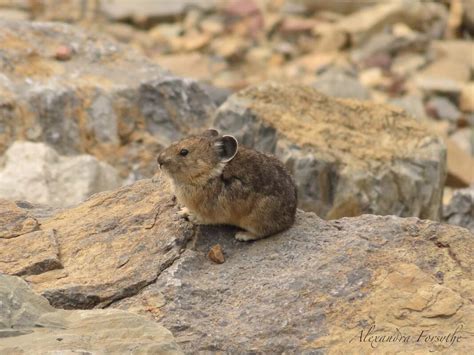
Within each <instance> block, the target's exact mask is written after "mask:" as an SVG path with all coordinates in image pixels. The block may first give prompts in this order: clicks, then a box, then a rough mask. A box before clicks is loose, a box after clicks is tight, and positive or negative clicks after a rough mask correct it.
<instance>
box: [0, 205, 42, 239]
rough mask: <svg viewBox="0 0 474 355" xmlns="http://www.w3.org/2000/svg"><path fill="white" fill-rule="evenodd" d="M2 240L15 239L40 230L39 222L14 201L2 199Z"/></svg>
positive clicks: (0, 222) (0, 231)
mask: <svg viewBox="0 0 474 355" xmlns="http://www.w3.org/2000/svg"><path fill="white" fill-rule="evenodd" d="M0 226H1V228H0V238H14V237H17V236H19V235H23V234H26V233H29V232H32V231H35V230H38V229H39V223H38V220H37V219H36V218H35V217H34V216H32V215H31V214H30V213H29V211H27V210H24V209H22V208H21V204H20V206H18V204H16V203H15V202H12V201H7V200H3V199H0Z"/></svg>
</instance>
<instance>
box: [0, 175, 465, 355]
mask: <svg viewBox="0 0 474 355" xmlns="http://www.w3.org/2000/svg"><path fill="white" fill-rule="evenodd" d="M0 206H2V209H1V210H0V218H2V220H0V222H2V225H7V226H9V230H10V231H12V232H9V233H5V234H4V235H3V238H0V261H5V260H9V261H8V263H4V264H1V263H0V268H4V269H3V270H2V269H0V271H1V272H4V273H12V274H14V273H16V274H21V275H22V277H23V278H24V279H26V280H27V281H29V282H30V284H31V286H32V288H33V290H35V291H36V292H39V293H41V294H42V295H44V296H45V297H46V298H47V299H48V300H49V301H50V302H51V304H52V305H54V306H56V307H59V308H92V307H96V308H100V307H104V308H118V309H121V310H127V311H133V312H135V313H139V314H141V315H144V316H146V317H147V318H148V319H152V320H155V321H158V322H159V323H160V324H162V325H163V326H165V327H166V328H167V329H169V330H170V331H171V332H172V333H173V335H174V336H175V338H176V342H177V343H178V344H179V345H180V347H181V348H182V349H183V350H184V351H185V352H188V353H195V352H196V351H224V352H231V353H244V352H249V351H250V352H251V351H255V352H263V353H282V352H290V353H292V352H295V353H305V352H307V353H314V352H316V353H322V354H324V353H351V352H353V351H354V349H356V350H357V352H358V353H368V352H370V351H373V349H372V347H371V344H370V342H366V341H363V340H360V339H361V334H363V335H365V334H367V332H374V333H375V334H377V335H386V336H388V335H393V334H395V333H396V331H397V329H398V330H399V331H400V332H401V333H402V334H404V335H407V336H408V335H409V336H411V337H412V340H413V341H410V342H408V343H400V342H397V343H384V344H376V345H377V348H378V350H380V351H381V352H383V353H387V352H393V353H397V352H428V351H445V352H449V351H453V352H457V353H469V350H470V349H472V335H471V334H470V332H469V329H472V328H473V327H474V323H473V320H474V317H473V315H474V304H473V301H472V300H473V298H474V263H473V260H472V255H474V238H473V235H472V233H470V232H469V231H468V230H467V229H464V228H460V227H456V226H452V225H446V224H440V223H438V222H432V221H427V220H420V219H418V218H414V217H412V218H400V217H396V216H374V215H363V216H359V217H353V218H342V219H338V220H333V221H325V220H323V219H321V218H319V217H317V216H316V215H315V214H314V213H310V212H302V211H299V212H298V213H297V218H296V222H295V225H294V226H293V227H292V228H291V229H289V230H287V231H285V232H283V233H280V234H278V235H275V236H272V237H270V238H266V239H263V240H259V241H257V242H253V243H243V242H238V241H236V240H235V239H234V238H233V234H234V233H235V229H233V228H231V227H219V226H206V227H204V226H201V227H199V228H197V229H196V228H194V227H193V226H192V225H191V224H190V223H189V222H186V221H185V220H183V219H180V218H179V217H178V216H177V211H178V206H176V205H175V202H174V201H173V198H172V195H171V194H170V189H169V186H168V184H167V183H166V182H165V181H163V180H162V179H161V178H160V177H157V178H156V180H155V181H154V182H153V181H150V180H142V181H139V182H137V183H135V184H133V185H130V186H126V187H124V188H121V189H119V190H116V191H112V192H104V193H100V194H98V195H95V196H93V197H92V198H90V199H89V200H88V201H86V202H84V203H82V204H81V205H79V206H77V207H75V208H72V209H68V210H64V211H61V212H58V213H56V214H54V215H53V216H47V213H46V214H43V215H41V214H40V213H39V212H38V211H37V210H35V209H34V208H29V206H28V205H27V204H25V203H24V202H22V203H15V204H14V203H6V202H5V203H2V204H0ZM10 211H12V212H10ZM10 218H11V219H10ZM29 218H30V219H31V220H32V221H33V223H31V226H33V227H31V228H25V227H24V226H23V224H24V221H26V220H28V219H29ZM35 221H36V224H35V223H34V222H35ZM19 231H20V232H19ZM50 231H54V232H52V234H47V235H43V233H51V232H50ZM35 233H36V234H35ZM13 234H15V235H16V236H15V237H12V235H13ZM193 235H194V236H195V237H196V239H195V243H194V244H195V245H194V246H193V245H192V244H193V243H187V242H188V241H190V240H191V239H192V236H193ZM33 237H35V239H37V243H38V244H40V243H43V244H41V245H40V246H46V245H48V244H47V243H46V240H49V239H45V238H46V237H51V238H54V240H55V243H56V244H55V245H54V244H53V243H52V244H51V247H50V248H49V249H47V251H48V253H46V252H44V253H42V254H41V253H38V255H37V258H39V259H41V258H42V259H43V260H47V258H48V257H49V255H54V256H55V257H56V259H57V261H58V262H59V264H56V265H55V266H54V268H51V270H46V269H40V270H39V271H38V268H34V267H32V266H29V265H36V264H38V261H37V260H36V259H34V260H33V259H31V260H30V259H28V258H25V257H24V256H22V255H20V254H19V253H18V254H15V253H13V251H12V250H11V248H10V247H8V244H7V243H6V242H10V243H13V242H14V243H16V244H15V248H17V249H18V248H21V247H24V248H28V247H30V248H33V247H34V246H35V245H31V246H27V244H32V242H31V240H32V239H33ZM22 238H23V239H22ZM42 240H43V242H42ZM1 243H4V244H1ZM22 243H23V244H22ZM217 244H219V245H220V246H221V249H222V251H223V253H224V256H225V261H224V263H222V264H216V263H215V262H213V261H211V260H209V259H208V256H207V255H208V252H209V250H210V249H211V248H212V247H213V246H215V245H217ZM43 249H45V247H43ZM15 255H19V256H18V257H16V256H15ZM15 257H16V258H17V262H15V261H11V259H12V258H15ZM9 258H10V259H9ZM22 262H23V265H22ZM43 264H44V263H43ZM5 265H8V266H10V267H11V268H13V267H15V269H14V270H6V269H5V267H6V266H5ZM48 265H49V264H48ZM18 270H26V271H18ZM30 270H34V272H33V271H30ZM459 326H461V329H459ZM371 327H375V328H372V329H373V330H370V329H371ZM456 329H458V330H457V332H458V333H457V334H459V336H461V337H462V339H461V341H460V342H457V343H456V344H450V343H431V342H426V341H424V342H416V341H415V340H414V339H415V338H416V337H418V336H419V335H420V333H421V332H425V333H424V334H434V335H447V334H448V333H449V332H454V331H456ZM78 331H79V330H78ZM361 332H362V333H361ZM28 341H29V340H28ZM0 344H1V341H0Z"/></svg>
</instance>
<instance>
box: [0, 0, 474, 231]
mask: <svg viewBox="0 0 474 355" xmlns="http://www.w3.org/2000/svg"><path fill="white" fill-rule="evenodd" d="M0 19H3V20H5V21H4V22H1V23H0V24H1V27H2V31H1V32H0V41H1V47H0V92H1V93H2V95H1V97H0V154H5V153H6V152H7V149H8V147H10V146H11V145H12V144H13V143H14V142H15V140H30V141H34V142H45V143H47V144H48V145H50V146H52V148H54V149H56V150H57V152H58V153H59V154H62V155H77V154H89V155H93V156H95V157H96V158H97V159H99V160H102V161H104V162H107V163H108V164H110V165H111V166H112V167H113V168H114V169H117V172H118V173H117V174H118V175H120V179H121V181H122V182H132V181H135V180H136V179H139V178H143V177H149V176H151V175H152V174H153V173H154V169H155V165H154V156H155V155H156V153H157V152H158V151H159V150H160V149H162V147H163V146H165V145H166V144H168V143H169V142H170V141H171V140H173V139H176V138H179V137H180V136H182V135H184V134H187V133H189V132H191V131H193V130H195V129H199V128H204V127H205V126H209V125H212V124H219V125H220V127H222V129H228V130H230V131H231V133H234V134H238V133H239V132H240V133H241V134H242V137H243V136H244V133H245V132H247V131H246V129H247V128H248V127H249V126H248V125H247V128H245V129H244V127H243V123H242V122H243V121H245V118H242V117H244V116H245V115H243V114H242V116H239V117H240V118H238V119H237V122H240V123H242V124H240V123H239V124H235V122H234V121H232V120H231V119H230V118H225V117H224V114H226V115H227V114H229V112H231V111H232V110H233V108H232V107H231V108H230V109H229V105H230V106H232V103H234V104H235V103H236V102H237V103H238V105H243V106H242V107H240V109H241V110H248V109H251V108H249V107H247V106H245V104H242V103H241V102H240V101H239V100H237V99H235V98H234V99H229V100H227V98H228V97H229V96H230V95H232V94H234V93H236V92H238V91H239V90H242V89H245V88H247V87H259V85H260V84H261V83H262V82H264V81H268V80H273V81H276V82H280V83H285V84H286V85H305V86H308V87H314V88H315V89H317V90H318V91H320V92H322V93H325V94H327V95H329V96H333V97H336V98H344V99H357V100H369V101H370V102H373V103H377V104H380V103H381V104H388V105H390V106H391V107H392V108H393V109H394V110H395V111H397V110H398V111H397V112H400V115H399V116H396V117H397V118H395V120H403V121H404V120H405V119H406V117H407V116H411V117H414V118H415V119H416V120H417V121H418V123H419V125H420V127H421V126H423V127H425V128H426V131H425V132H426V136H427V137H428V136H430V137H431V136H434V135H439V136H441V137H442V138H443V141H442V142H441V143H439V144H438V145H437V147H438V146H439V147H438V148H436V149H435V150H434V151H436V152H437V153H436V154H434V155H433V156H432V158H430V159H428V160H429V161H428V160H426V159H425V161H426V162H423V163H420V161H419V159H418V158H417V157H419V156H420V154H421V153H420V151H422V150H423V149H425V148H423V144H425V143H426V142H423V140H422V139H420V137H419V136H420V134H421V135H423V134H422V133H420V134H415V135H412V133H413V130H407V131H406V135H405V136H404V142H405V143H406V145H408V146H410V145H411V148H410V149H408V153H407V152H405V153H407V154H408V155H409V156H407V159H406V160H407V161H412V163H410V164H411V165H412V166H416V165H417V164H418V167H416V168H413V167H411V168H407V169H408V170H406V169H405V168H404V169H405V170H404V169H402V170H403V171H401V170H400V169H401V168H400V167H399V166H398V168H397V169H398V171H394V168H393V166H394V165H397V164H396V160H397V159H398V160H403V159H402V158H401V156H400V155H398V156H394V157H392V156H391V157H390V158H387V159H388V160H387V165H386V167H387V169H388V170H386V171H385V170H384V171H385V172H384V173H383V174H382V173H380V174H377V173H375V172H373V171H371V170H370V169H369V170H368V171H367V174H368V176H369V177H370V179H369V178H367V179H365V178H362V179H361V178H360V176H359V177H357V178H356V177H354V179H352V180H351V184H353V186H354V187H353V188H354V190H351V189H349V190H346V191H340V192H337V189H336V190H335V192H334V194H335V195H334V196H332V197H331V196H321V193H322V191H316V190H314V188H315V186H317V185H318V184H320V186H332V188H334V186H337V185H341V184H340V183H339V184H338V183H336V182H337V181H339V182H340V181H341V180H337V179H338V178H341V176H346V177H345V178H344V179H348V176H353V175H351V174H347V172H346V173H345V174H346V175H344V174H343V173H342V172H343V171H344V168H345V164H346V163H345V161H346V160H345V159H346V158H344V159H339V158H337V157H340V154H339V153H340V152H341V151H343V150H344V149H346V150H347V149H349V152H346V153H347V154H348V156H349V157H348V158H347V161H352V160H354V159H355V160H357V159H359V158H360V157H359V158H357V157H355V158H354V159H351V158H350V154H351V152H350V148H347V147H346V148H344V147H343V145H342V143H341V142H343V141H344V138H342V137H341V139H339V140H334V141H320V140H319V139H321V138H317V137H316V136H315V138H314V139H315V140H316V141H315V142H313V143H314V144H313V143H311V144H309V145H308V144H307V145H306V146H304V147H303V148H302V142H301V141H298V139H296V138H295V139H290V140H289V141H288V140H285V139H287V138H288V137H287V135H285V133H286V132H283V131H282V130H281V128H280V129H279V128H278V127H280V126H279V125H278V124H276V123H275V122H273V121H272V119H268V118H266V117H264V116H262V115H260V116H258V117H256V118H255V119H256V121H255V122H266V123H265V124H264V125H263V126H262V127H263V128H261V131H259V133H258V134H257V136H258V137H260V138H259V142H262V140H265V139H266V142H267V143H268V142H270V143H271V142H272V139H273V143H274V145H273V146H272V145H271V144H270V143H268V144H270V145H268V144H267V146H266V147H267V148H268V147H270V148H271V149H270V148H269V149H268V150H269V151H271V152H273V153H278V152H280V153H278V154H280V155H281V156H280V157H281V158H284V157H286V158H285V159H289V160H288V162H287V163H288V164H290V165H291V164H293V163H294V161H295V160H294V159H295V154H296V153H295V152H294V149H293V148H292V147H293V146H292V144H293V145H295V146H297V147H298V149H302V150H301V151H300V152H299V153H298V154H299V155H300V157H299V158H297V159H296V161H300V162H301V161H305V164H306V165H299V166H298V165H297V164H296V165H293V167H292V169H293V172H294V173H298V172H299V173H298V174H300V175H301V174H302V175H301V176H300V178H299V180H298V183H299V190H300V195H301V196H302V201H304V203H303V204H302V205H301V206H300V207H303V208H305V209H310V210H315V211H317V212H318V213H319V214H321V215H322V216H323V217H326V218H335V217H340V216H343V215H353V214H360V213H367V212H370V213H376V214H377V213H380V214H398V215H402V216H408V215H413V216H418V217H422V218H432V219H437V218H440V217H441V216H442V215H443V214H444V215H445V216H451V217H445V218H447V220H449V221H451V222H453V223H460V224H463V225H465V226H468V225H469V223H468V222H465V221H466V218H467V217H465V216H464V215H463V217H462V218H453V217H452V216H453V213H455V212H453V211H459V210H462V211H465V210H466V207H465V205H466V202H465V201H466V198H464V199H461V198H457V199H451V197H452V195H453V193H454V194H455V195H456V196H457V195H458V193H457V189H460V188H463V189H464V190H462V191H463V192H462V194H463V196H468V197H469V196H472V193H465V192H464V191H466V189H467V190H470V191H472V189H473V183H474V158H473V156H474V128H473V127H474V75H473V74H474V43H473V42H472V36H473V35H474V1H472V0H452V1H411V0H410V1H409V0H406V1H404V0H399V1H322V0H321V1H319V0H274V1H270V0H228V1H222V0H174V1H166V0H156V1H151V0H136V1H127V0H76V1H73V0H62V1H60V0H29V1H28V0H0ZM32 20H34V21H54V22H67V23H70V24H73V25H75V26H77V27H78V29H74V30H72V29H70V28H69V27H67V28H66V27H61V26H62V25H60V24H53V25H48V26H49V27H48V26H46V27H44V26H43V27H41V26H34V25H26V24H23V25H22V24H21V23H22V22H21V21H32ZM2 36H3V37H2ZM160 67H161V68H164V69H165V70H162V69H160ZM166 70H169V71H170V72H171V73H173V74H174V75H176V76H171V75H170V74H169V73H168V72H167V71H166ZM183 78H190V79H194V80H196V81H197V82H199V85H196V84H194V82H193V81H190V80H188V79H183ZM183 93H184V94H183ZM243 95H244V96H245V95H246V94H243ZM303 96H304V95H303ZM308 97H311V95H310V96H308ZM300 99H301V97H300ZM226 100H227V101H226ZM310 100H313V99H310ZM316 101H317V100H316ZM257 104H258V103H257ZM221 105H222V107H221V108H220V109H219V111H218V113H217V114H216V115H215V114H214V112H215V109H216V108H217V107H219V106H221ZM226 105H227V106H226ZM315 105H317V104H315ZM325 105H329V106H328V107H329V108H328V112H333V111H334V110H336V109H335V107H339V106H338V105H339V104H337V103H336V102H335V101H334V102H333V101H330V102H329V103H327V102H325ZM344 105H345V104H344ZM344 105H343V106H341V107H346V106H344ZM349 106H350V104H349ZM281 109H282V110H283V108H281ZM299 109H300V111H301V120H303V121H304V120H306V118H307V117H309V118H310V120H312V123H311V124H310V126H311V125H312V126H314V127H319V128H318V129H320V131H321V132H323V131H324V129H329V130H330V131H331V130H332V131H331V132H335V131H334V130H336V131H338V130H337V127H339V126H341V125H342V126H344V124H345V123H344V121H343V120H342V121H341V122H342V123H341V122H339V119H338V120H336V121H338V122H339V123H334V124H333V125H332V126H329V128H328V126H327V125H326V124H327V122H326V123H325V122H324V121H325V120H326V118H324V119H319V118H318V117H320V116H318V117H316V116H317V115H316V116H312V115H311V114H307V112H305V107H304V106H302V107H300V108H299ZM319 109H324V108H321V107H319ZM292 110H293V108H292ZM358 110H359V109H354V110H353V111H351V112H352V113H350V112H349V111H348V112H349V113H347V115H348V116H347V117H349V118H348V121H350V122H351V124H353V125H354V131H356V132H358V130H362V132H359V133H360V134H362V135H364V134H367V132H364V131H363V127H365V125H366V124H367V123H366V122H365V118H364V117H361V122H360V123H361V124H360V125H358V124H357V121H356V119H357V117H358V116H357V115H360V114H361V112H360V111H358ZM336 111H337V110H336ZM276 112H281V111H276ZM292 112H293V113H292V114H295V112H298V110H297V109H295V110H293V111H292ZM362 112H364V111H362ZM367 112H368V115H369V116H370V117H379V116H378V115H375V116H374V113H375V112H378V111H376V109H372V108H369V109H368V111H367ZM284 114H288V112H286V111H285V112H284ZM389 116H390V115H389ZM227 117H228V116H227ZM285 117H286V116H285ZM329 117H330V116H329ZM387 117H388V116H387ZM394 117H395V116H394ZM234 118H235V117H234ZM363 118H364V119H363ZM223 122H224V123H223ZM226 122H227V123H226ZM229 122H234V123H232V124H230V123H229ZM292 122H293V121H292ZM346 123H347V122H346ZM294 124H298V122H297V120H296V121H295V123H294ZM369 124H370V123H369ZM259 125H260V123H259ZM392 125H393V127H394V128H393V131H394V132H395V131H396V132H399V127H400V126H398V124H397V122H395V123H394V124H392ZM401 126H403V124H402V125H401ZM282 127H283V126H282ZM284 127H285V129H287V130H289V131H291V130H292V129H291V127H289V128H288V127H287V126H284ZM331 127H332V128H331ZM334 127H336V128H334ZM381 127H382V126H381ZM383 127H384V128H382V129H381V132H383V134H381V135H380V136H379V135H374V136H373V142H372V143H369V142H370V140H369V139H364V140H363V141H364V142H366V143H364V144H365V145H367V147H366V148H367V149H368V148H372V149H373V150H374V151H377V150H380V149H382V150H384V149H388V148H389V146H390V144H392V143H390V141H389V139H388V138H387V139H388V140H387V141H385V142H382V141H381V137H382V136H384V135H385V134H387V137H390V130H391V128H390V124H389V125H386V126H383ZM416 127H418V126H416ZM347 128H348V127H346V129H347ZM272 129H274V130H276V131H275V132H276V133H274V132H273V131H272ZM232 130H234V131H232ZM414 130H415V131H416V130H418V128H416V129H414ZM430 131H431V132H432V133H429V132H430ZM338 132H339V131H338ZM290 133H291V132H290ZM359 133H357V134H359ZM394 134H395V133H394ZM398 134H401V133H400V132H399V133H396V134H395V136H396V135H398ZM401 135H402V136H403V134H401ZM290 136H291V134H290ZM329 136H331V135H329ZM246 137H247V140H248V141H247V143H248V144H249V145H255V146H257V148H261V147H259V146H258V144H260V143H258V142H256V141H255V140H252V139H250V138H248V134H247V136H246ZM275 137H277V138H275ZM318 137H325V138H327V137H328V135H325V134H322V135H320V136H318ZM414 137H415V138H414ZM293 138H294V137H293ZM310 138H311V137H310ZM310 138H308V139H310ZM283 141H285V142H286V143H285V144H289V145H288V147H287V148H285V149H283V150H282V149H281V144H283V143H281V142H283ZM276 142H280V145H278V144H277V143H276ZM338 142H339V143H338ZM361 144H362V143H361ZM277 145H278V146H279V147H280V148H278V147H277ZM323 146H324V147H326V148H327V152H326V153H327V154H328V156H331V157H332V158H334V156H336V158H334V159H332V158H328V156H325V155H324V154H326V153H324V154H323V153H321V147H323ZM315 147H319V148H315ZM380 147H382V148H380ZM443 147H446V151H447V164H446V165H445V164H444V159H445V158H446V157H445V156H444V154H446V151H444V148H443ZM314 149H319V150H318V151H317V152H315V150H314ZM290 151H291V152H293V153H292V154H293V155H291V154H290V153H289V152H290ZM318 152H319V153H318ZM335 152H336V153H335ZM288 154H290V155H291V156H292V157H293V158H291V159H290V158H289V157H290V155H288ZM338 154H339V155H338ZM323 155H324V156H323ZM304 156H311V159H313V160H314V161H315V162H313V163H308V161H307V160H304V159H303V158H302V157H304ZM371 156H372V155H371ZM301 159H303V160H301ZM308 159H310V158H308ZM311 159H310V160H311ZM393 159H395V163H394V162H393V161H392V163H389V161H390V160H393ZM5 160H6V158H4V159H3V161H5ZM5 164H6V163H5V162H4V163H3V165H5ZM8 164H11V163H8ZM301 164H303V163H301ZM308 164H309V165H308ZM318 164H319V165H318ZM313 165H314V166H318V167H317V168H315V167H314V166H313ZM369 165H370V164H369ZM311 166H313V167H312V168H310V167H311ZM384 166H385V165H384ZM428 167H430V168H429V169H433V170H432V171H431V173H430V174H432V175H430V174H428V175H425V177H424V178H421V177H420V176H422V175H423V174H422V173H420V172H419V170H420V169H421V171H426V169H427V168H428ZM110 168H111V167H110ZM3 169H4V170H3V171H5V169H7V167H3ZM302 171H305V172H304V173H302ZM338 172H341V173H340V174H339V173H338ZM445 175H446V179H445V178H444V177H445ZM0 176H2V175H0ZM400 176H403V179H404V180H403V182H402V183H401V185H400V183H396V182H397V181H398V182H399V181H401V180H400V179H401V178H400ZM429 176H437V178H436V179H431V178H429ZM412 178H413V179H412ZM425 178H426V179H427V180H426V181H425V180H424V179H425ZM344 179H343V180H342V181H346V180H344ZM357 179H358V180H357ZM417 179H418V180H417ZM112 180H114V179H112ZM417 181H418V182H417ZM0 183H1V182H0ZM115 183H116V181H115V180H114V182H113V184H115ZM113 184H112V185H113ZM325 184H329V185H325ZM351 184H349V185H351ZM367 184H368V185H369V186H368V187H366V186H365V185H367ZM417 184H419V185H417ZM112 185H110V187H112ZM409 185H413V186H418V187H414V188H404V186H406V187H407V186H409ZM423 186H429V187H427V188H426V189H423ZM370 188H372V190H373V191H375V192H373V193H367V194H366V195H365V196H358V197H356V198H355V199H348V198H342V197H340V198H339V199H338V197H337V196H339V193H341V194H342V195H341V196H344V195H346V196H348V194H351V193H352V192H354V191H357V190H360V191H370ZM397 188H398V192H396V193H395V191H397ZM428 190H429V191H432V192H429V193H428V192H427V191H428ZM351 191H352V192H351ZM377 191H379V192H377ZM92 192H93V191H91V193H92ZM94 192H95V191H94ZM384 196H385V197H384ZM387 196H392V197H391V198H387ZM433 196H434V197H433ZM442 196H444V197H443V198H442ZM26 197H28V196H26ZM22 198H25V196H24V197H22ZM341 199H342V200H341ZM394 200H396V201H394ZM308 201H313V202H314V204H316V205H318V203H319V206H320V207H317V208H313V207H310V206H312V204H313V202H311V203H309V202H308ZM337 201H339V204H338V203H336V202H337ZM341 201H342V202H341ZM355 201H356V202H357V203H356V202H355ZM374 201H376V202H374ZM403 201H405V202H403ZM413 201H415V202H413ZM456 201H461V202H462V204H463V205H462V206H458V207H456V206H454V207H453V206H452V204H456V203H458V202H456ZM33 202H40V201H33ZM41 202H44V201H43V200H42V201H41ZM46 202H48V201H46ZM442 202H443V204H444V206H445V207H444V209H445V212H442V211H441V210H442V208H443V207H442V205H441V203H442ZM461 202H459V203H461ZM341 203H342V205H341ZM428 205H431V206H432V207H431V208H432V209H433V210H435V211H436V212H429V213H428V212H426V211H427V210H426V208H427V207H426V208H425V207H423V206H428ZM374 206H376V207H374ZM413 206H418V207H416V208H415V207H413ZM470 206H471V207H470V209H469V208H468V209H467V212H463V213H464V214H465V215H467V216H471V217H470V218H471V221H472V219H473V218H474V210H473V207H472V206H473V204H472V203H471V205H470ZM412 207H413V208H412ZM331 211H333V212H332V213H330V212H331ZM334 211H336V212H334ZM422 211H425V212H422ZM467 219H469V218H467ZM466 223H467V224H466ZM470 225H472V223H471V224H470Z"/></svg>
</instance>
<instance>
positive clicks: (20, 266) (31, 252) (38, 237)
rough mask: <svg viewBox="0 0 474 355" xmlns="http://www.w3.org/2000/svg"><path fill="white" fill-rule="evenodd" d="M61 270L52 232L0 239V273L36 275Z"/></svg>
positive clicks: (38, 232)
mask: <svg viewBox="0 0 474 355" xmlns="http://www.w3.org/2000/svg"><path fill="white" fill-rule="evenodd" d="M60 268H62V264H61V261H60V260H59V249H58V245H57V241H56V237H55V233H54V231H53V230H49V231H36V232H31V233H27V234H23V235H21V236H18V237H15V238H11V239H2V238H0V273H4V274H9V275H18V276H23V275H36V274H41V273H43V272H46V271H49V270H54V269H60Z"/></svg>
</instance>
